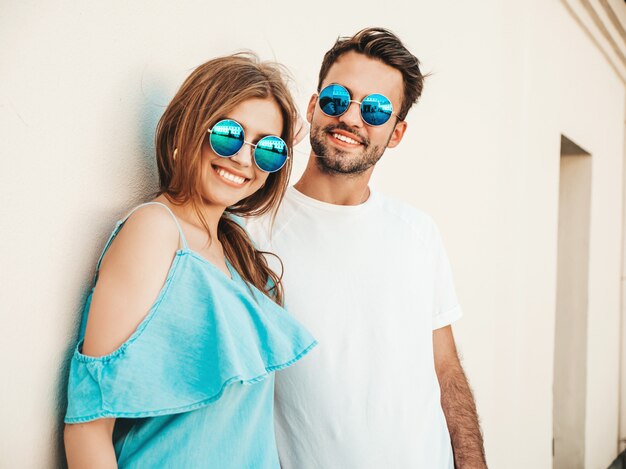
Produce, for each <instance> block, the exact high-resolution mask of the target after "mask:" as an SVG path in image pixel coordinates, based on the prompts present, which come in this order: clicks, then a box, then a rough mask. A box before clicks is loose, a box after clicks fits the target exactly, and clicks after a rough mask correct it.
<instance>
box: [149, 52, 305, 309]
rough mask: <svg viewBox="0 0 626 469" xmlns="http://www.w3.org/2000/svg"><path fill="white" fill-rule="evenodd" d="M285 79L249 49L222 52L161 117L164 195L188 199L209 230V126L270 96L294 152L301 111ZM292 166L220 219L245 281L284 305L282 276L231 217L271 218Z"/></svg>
mask: <svg viewBox="0 0 626 469" xmlns="http://www.w3.org/2000/svg"><path fill="white" fill-rule="evenodd" d="M286 76H287V73H286V71H285V69H284V68H283V67H282V66H281V65H279V64H276V63H272V62H261V61H260V60H259V58H258V57H257V56H256V55H255V54H253V53H250V52H242V53H237V54H234V55H229V56H225V57H219V58H216V59H213V60H210V61H208V62H206V63H204V64H202V65H200V66H199V67H198V68H196V69H195V70H194V71H193V72H192V73H191V75H190V76H189V77H188V78H187V79H186V80H185V82H184V83H183V84H182V86H181V87H180V89H179V90H178V92H177V93H176V95H175V96H174V98H173V99H172V101H171V102H170V103H169V105H168V107H167V109H166V110H165V113H164V114H163V116H162V117H161V119H160V121H159V124H158V126H157V131H156V138H155V146H156V158H157V165H158V170H159V194H164V195H165V196H166V197H167V198H168V200H170V201H171V202H172V203H174V204H177V205H182V204H186V203H191V205H192V207H193V208H194V211H195V213H196V214H197V215H198V217H199V219H200V222H201V223H202V225H203V227H204V228H205V229H206V231H207V233H209V227H208V224H207V221H206V219H205V218H204V216H203V215H202V211H201V210H200V207H201V206H202V195H201V184H202V180H201V170H200V167H201V158H202V156H201V155H202V154H201V150H202V144H203V142H204V139H205V138H208V137H207V135H208V133H207V129H209V128H211V127H212V126H213V125H214V124H215V123H216V122H217V120H218V119H220V118H222V117H223V116H225V115H227V114H228V113H229V112H230V111H231V110H232V109H233V108H235V107H236V106H237V105H239V104H240V103H242V102H244V101H246V100H248V99H252V98H261V99H273V100H274V101H275V102H276V103H277V104H278V107H279V108H280V112H281V114H282V118H283V129H282V134H281V138H282V139H283V140H284V141H285V142H287V145H288V151H289V154H290V155H292V154H293V145H292V143H293V137H294V135H293V132H294V130H293V129H294V123H295V122H296V119H297V108H296V106H295V104H294V102H293V99H292V97H291V94H290V92H289V89H288V86H287V82H286V79H285V77H286ZM174 149H176V158H174ZM291 167H292V158H289V159H287V163H286V164H285V166H284V167H283V168H282V169H281V170H280V171H277V172H275V173H270V174H269V175H268V178H267V181H266V182H265V184H264V185H263V187H261V188H260V189H259V190H258V191H256V192H255V193H253V194H251V195H250V196H248V197H246V198H245V199H242V200H240V201H239V202H237V203H236V204H234V205H232V206H230V207H228V208H227V209H226V211H225V212H224V214H223V215H222V217H221V219H220V221H219V224H218V235H217V236H218V239H219V241H220V242H221V243H222V245H223V247H224V253H225V255H226V258H227V259H228V260H229V262H230V263H231V264H232V265H233V267H235V269H237V271H238V272H239V273H240V275H241V276H242V277H243V279H244V280H245V281H246V282H248V283H250V284H251V285H254V286H255V287H256V288H258V289H259V290H261V291H263V292H265V293H266V294H267V295H268V296H269V297H270V298H272V299H274V301H276V302H277V303H279V304H282V303H283V292H282V286H281V283H280V276H278V275H277V274H276V273H275V272H273V271H272V270H271V269H270V268H269V266H268V264H267V261H266V259H265V257H264V256H263V254H264V253H263V252H262V251H258V250H257V249H256V248H255V247H254V245H253V244H252V242H251V240H250V238H249V236H248V234H247V232H246V231H245V229H244V228H242V227H241V225H240V224H239V223H237V222H236V221H235V220H234V219H233V217H232V215H236V216H258V215H262V214H265V213H268V212H269V213H270V214H271V216H272V217H273V216H274V215H275V213H276V209H277V208H278V205H279V204H280V202H281V200H282V198H283V196H284V194H285V190H286V189H287V184H288V182H289V175H290V174H291ZM209 236H210V235H209Z"/></svg>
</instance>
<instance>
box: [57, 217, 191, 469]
mask: <svg viewBox="0 0 626 469" xmlns="http://www.w3.org/2000/svg"><path fill="white" fill-rule="evenodd" d="M178 237H179V235H178V229H177V228H176V225H175V223H174V221H173V220H172V217H171V215H170V214H169V213H168V212H167V211H166V210H165V209H164V208H163V207H159V206H154V205H149V206H146V207H142V208H141V209H139V210H138V211H137V212H135V213H134V214H133V215H132V216H131V217H130V218H129V219H128V220H127V221H126V223H125V224H124V226H123V228H122V229H121V230H120V231H119V233H118V235H117V236H116V238H115V240H114V241H113V243H111V246H110V248H109V250H108V251H107V253H106V254H105V256H104V258H103V260H102V264H101V266H100V272H99V274H98V282H97V284H96V288H95V290H94V293H93V296H92V299H91V306H90V309H89V316H88V319H87V326H86V330H85V338H84V342H83V348H82V353H83V354H84V355H88V356H92V357H101V356H103V355H107V354H109V353H111V352H113V351H115V350H116V349H117V348H119V347H120V345H122V344H123V343H124V342H125V341H126V340H127V339H128V338H129V337H130V336H131V335H132V333H133V332H134V331H135V330H136V329H137V326H138V325H139V324H140V323H141V321H142V320H143V319H144V318H145V316H146V314H147V313H148V311H149V309H150V307H151V305H152V304H153V303H154V301H155V299H156V298H157V296H158V294H159V291H160V290H161V288H162V287H163V285H164V283H165V280H166V278H167V273H168V271H169V268H170V265H171V263H172V259H173V257H174V253H175V252H176V250H177V248H178V242H179V241H178ZM114 424H115V419H114V418H107V419H98V420H94V421H91V422H86V423H80V424H68V425H66V426H65V432H64V439H65V452H66V455H67V460H68V464H69V467H70V469H74V468H83V467H85V468H87V467H88V468H100V467H102V468H105V467H106V468H109V467H117V464H116V458H115V453H114V450H113V439H112V435H113V427H114Z"/></svg>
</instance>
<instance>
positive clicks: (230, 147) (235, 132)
mask: <svg viewBox="0 0 626 469" xmlns="http://www.w3.org/2000/svg"><path fill="white" fill-rule="evenodd" d="M209 142H210V143H211V148H212V149H213V151H214V152H215V153H216V154H217V155H219V156H223V157H229V156H233V155H235V154H236V153H237V152H238V151H239V150H241V147H242V146H243V127H241V125H239V124H238V123H237V122H235V121H231V120H228V119H227V120H223V121H219V122H218V123H217V124H215V125H214V126H213V129H211V136H210V137H209Z"/></svg>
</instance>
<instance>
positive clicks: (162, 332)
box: [65, 54, 315, 468]
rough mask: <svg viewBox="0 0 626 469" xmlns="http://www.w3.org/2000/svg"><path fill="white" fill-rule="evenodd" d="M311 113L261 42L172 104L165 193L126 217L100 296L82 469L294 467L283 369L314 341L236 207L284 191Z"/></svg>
mask: <svg viewBox="0 0 626 469" xmlns="http://www.w3.org/2000/svg"><path fill="white" fill-rule="evenodd" d="M296 119H297V112H296V108H295V106H294V103H293V101H292V98H291V96H290V94H289V91H288V89H287V86H286V85H285V82H284V80H283V77H282V74H281V71H280V69H279V68H278V67H277V66H275V65H272V64H267V63H260V62H259V61H258V59H257V58H256V57H255V56H252V55H249V54H237V55H234V56H228V57H223V58H218V59H215V60H211V61H209V62H207V63H205V64H204V65H201V66H200V67H198V68H197V69H196V70H195V71H194V72H193V73H192V74H191V75H190V76H189V77H188V78H187V80H186V81H185V82H184V83H183V85H182V87H181V88H180V90H179V91H178V93H177V94H176V96H175V97H174V99H173V100H172V102H171V103H170V104H169V106H168V107H167V109H166V111H165V113H164V115H163V117H162V118H161V120H160V122H159V125H158V128H157V134H156V156H157V163H158V170H159V178H160V190H159V195H158V196H157V197H156V198H155V199H154V200H153V201H151V202H148V203H147V204H143V205H140V206H139V207H136V208H135V209H134V210H133V211H131V214H129V215H128V216H127V217H125V218H124V219H122V220H121V221H119V222H118V224H117V225H116V227H115V229H114V230H113V233H112V234H111V237H110V239H109V241H108V242H107V244H106V246H105V248H104V252H103V253H102V256H101V257H100V260H99V262H98V265H97V268H96V277H95V280H94V288H93V290H92V292H91V294H90V295H89V297H88V299H87V302H86V305H85V310H84V313H83V322H82V327H81V332H80V334H79V343H78V345H77V348H76V350H75V353H74V356H73V358H72V363H71V370H70V378H69V387H68V397H69V399H68V400H69V404H68V410H67V414H66V417H65V422H66V427H65V446H66V454H67V458H68V462H69V465H70V468H74V467H90V468H94V467H116V464H117V465H118V466H119V467H216V468H217V467H219V468H230V467H232V468H244V467H246V468H247V467H255V468H256V467H258V468H278V467H279V462H278V456H277V451H276V443H275V441H274V430H273V421H272V410H273V407H272V406H273V384H274V378H273V374H272V372H273V371H275V370H278V369H280V368H283V367H286V366H289V365H291V364H292V363H294V362H295V361H296V360H298V359H299V358H301V357H302V356H303V355H304V354H306V353H307V352H308V351H309V350H310V349H311V348H312V347H313V346H314V345H315V340H314V339H313V338H312V337H311V336H310V335H309V333H308V332H307V331H306V330H304V328H303V327H302V326H301V325H299V324H298V323H296V322H295V320H293V319H292V318H291V317H290V316H289V315H288V314H287V313H286V311H284V310H283V309H282V308H281V306H280V305H281V304H282V290H281V284H280V279H279V277H278V276H277V275H276V274H275V273H274V272H272V271H271V270H270V269H269V267H268V265H267V263H266V261H265V259H264V257H263V254H262V253H260V252H259V251H257V250H256V249H255V248H254V246H253V245H252V243H251V241H250V239H249V238H248V236H247V234H246V232H245V230H244V229H243V228H242V227H241V226H240V225H239V224H238V223H237V222H236V220H235V219H234V216H249V215H260V214H263V213H266V212H268V211H272V210H275V209H276V207H277V206H278V204H279V203H280V201H281V199H282V196H283V194H284V191H285V188H286V186H287V182H288V179H289V173H290V170H291V160H290V159H289V158H288V153H290V151H289V150H290V149H291V144H289V145H288V144H286V143H285V142H292V141H293V138H294V135H293V133H294V130H293V129H294V125H295V124H296ZM278 136H280V137H278Z"/></svg>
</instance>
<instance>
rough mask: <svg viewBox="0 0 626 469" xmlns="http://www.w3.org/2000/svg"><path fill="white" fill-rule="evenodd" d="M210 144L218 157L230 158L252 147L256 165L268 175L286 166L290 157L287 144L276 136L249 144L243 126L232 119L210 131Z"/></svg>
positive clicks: (216, 125)
mask: <svg viewBox="0 0 626 469" xmlns="http://www.w3.org/2000/svg"><path fill="white" fill-rule="evenodd" d="M208 132H209V134H210V136H209V144H210V145H211V148H212V149H213V151H214V152H215V154H216V155H218V156H221V157H223V158H230V157H232V156H235V155H236V154H237V153H239V152H240V151H241V149H242V148H243V146H244V144H246V143H247V144H248V145H250V146H251V147H252V148H253V149H254V150H253V156H254V163H255V164H256V165H257V167H258V168H259V169H260V170H262V171H266V172H268V173H274V172H276V171H278V170H279V169H280V168H282V167H283V166H285V163H286V162H287V159H288V158H289V155H288V154H287V144H286V143H285V141H284V140H283V139H282V138H280V137H277V136H276V135H268V136H266V137H263V138H262V139H261V140H259V141H258V142H257V143H256V144H255V143H251V142H247V141H246V140H245V138H244V132H243V127H242V125H241V124H240V123H239V122H237V121H234V120H232V119H224V120H221V121H219V122H218V123H217V124H215V125H214V126H213V127H212V128H210V129H209V130H208Z"/></svg>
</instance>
